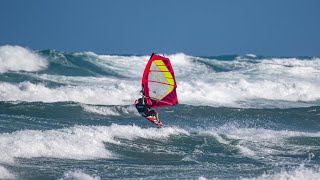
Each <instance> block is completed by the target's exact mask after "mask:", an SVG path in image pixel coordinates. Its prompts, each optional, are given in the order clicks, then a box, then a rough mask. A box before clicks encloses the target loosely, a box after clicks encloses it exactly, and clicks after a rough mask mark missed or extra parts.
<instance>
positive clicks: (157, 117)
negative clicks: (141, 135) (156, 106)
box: [154, 110, 160, 122]
mask: <svg viewBox="0 0 320 180" xmlns="http://www.w3.org/2000/svg"><path fill="white" fill-rule="evenodd" d="M154 113H155V115H156V119H157V121H158V122H160V119H159V113H158V112H157V111H156V110H155V111H154Z"/></svg>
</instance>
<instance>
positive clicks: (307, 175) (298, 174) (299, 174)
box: [243, 167, 320, 180]
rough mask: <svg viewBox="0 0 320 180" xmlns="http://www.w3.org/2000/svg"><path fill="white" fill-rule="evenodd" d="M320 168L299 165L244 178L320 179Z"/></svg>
mask: <svg viewBox="0 0 320 180" xmlns="http://www.w3.org/2000/svg"><path fill="white" fill-rule="evenodd" d="M319 177H320V169H311V168H310V169H308V168H305V167H299V168H296V169H294V170H282V171H281V172H279V173H264V174H263V175H261V176H259V177H255V178H243V180H249V179H250V180H301V179H303V180H318V179H319Z"/></svg>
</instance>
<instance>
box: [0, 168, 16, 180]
mask: <svg viewBox="0 0 320 180" xmlns="http://www.w3.org/2000/svg"><path fill="white" fill-rule="evenodd" d="M15 178H16V177H15V175H14V174H12V173H11V172H10V171H9V170H7V169H6V168H5V167H3V166H0V179H15Z"/></svg>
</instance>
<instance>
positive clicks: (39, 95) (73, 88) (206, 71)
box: [0, 46, 320, 108]
mask: <svg viewBox="0 0 320 180" xmlns="http://www.w3.org/2000/svg"><path fill="white" fill-rule="evenodd" d="M1 48H9V49H10V48H11V49H13V50H12V52H11V51H10V52H9V55H10V56H13V55H14V52H16V51H17V52H19V51H21V49H23V50H24V51H27V52H28V53H32V54H33V55H34V56H35V57H38V56H39V57H43V58H45V59H46V62H47V63H48V64H47V65H46V64H45V63H44V64H41V63H40V62H42V61H39V62H38V60H37V58H35V57H33V58H31V59H30V60H28V62H33V63H30V64H34V65H35V67H37V68H33V70H34V71H37V72H20V70H17V71H19V72H16V71H15V70H14V69H13V67H12V68H11V70H10V68H6V70H3V71H4V72H7V73H5V74H0V80H2V82H1V85H0V92H2V93H1V95H0V100H1V101H28V102H34V101H42V102H60V101H74V102H80V103H85V104H101V105H125V104H131V103H132V102H133V100H134V99H135V98H137V97H138V96H139V95H138V92H139V90H140V86H141V83H140V81H141V76H142V72H143V69H144V66H145V64H146V63H147V60H148V58H149V56H122V55H97V54H95V53H93V52H81V53H80V52H79V53H63V52H57V51H52V50H45V51H39V52H32V51H30V50H27V49H24V48H22V47H16V46H2V47H1ZM29 51H30V52H29ZM9 55H8V57H7V56H6V57H5V59H10V57H9ZM166 56H168V57H169V58H170V59H171V60H172V64H173V66H174V70H175V75H176V78H177V83H178V88H177V91H178V99H179V101H180V103H182V104H188V105H196V106H199V105H208V106H213V107H219V106H227V107H244V108H290V107H305V106H318V105H319V103H320V82H319V78H320V68H319V67H320V59H319V58H317V57H313V58H295V57H293V58H274V57H259V56H253V55H247V56H230V57H229V56H228V57H224V56H223V57H194V56H189V55H185V54H183V53H179V54H172V55H166ZM2 59H3V58H2ZM0 66H1V65H0ZM30 66H31V65H30ZM15 67H17V68H18V69H19V68H20V69H21V68H22V67H25V66H23V65H21V66H20V65H15ZM26 67H28V66H26ZM3 69H4V68H3ZM39 70H41V71H39ZM24 71H29V70H28V69H24ZM30 71H31V70H30Z"/></svg>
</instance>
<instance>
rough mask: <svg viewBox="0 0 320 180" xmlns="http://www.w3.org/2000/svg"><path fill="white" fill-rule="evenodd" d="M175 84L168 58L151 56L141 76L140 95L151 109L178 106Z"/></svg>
mask: <svg viewBox="0 0 320 180" xmlns="http://www.w3.org/2000/svg"><path fill="white" fill-rule="evenodd" d="M176 89H177V83H176V79H175V77H174V72H173V68H172V65H171V62H170V60H169V58H166V57H163V56H160V55H157V54H152V55H151V57H150V59H149V61H148V63H147V65H146V67H145V69H144V72H143V76H142V93H143V95H145V96H146V97H149V98H150V100H151V102H152V105H151V107H152V108H159V107H164V106H173V105H176V104H178V97H177V92H176Z"/></svg>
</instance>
